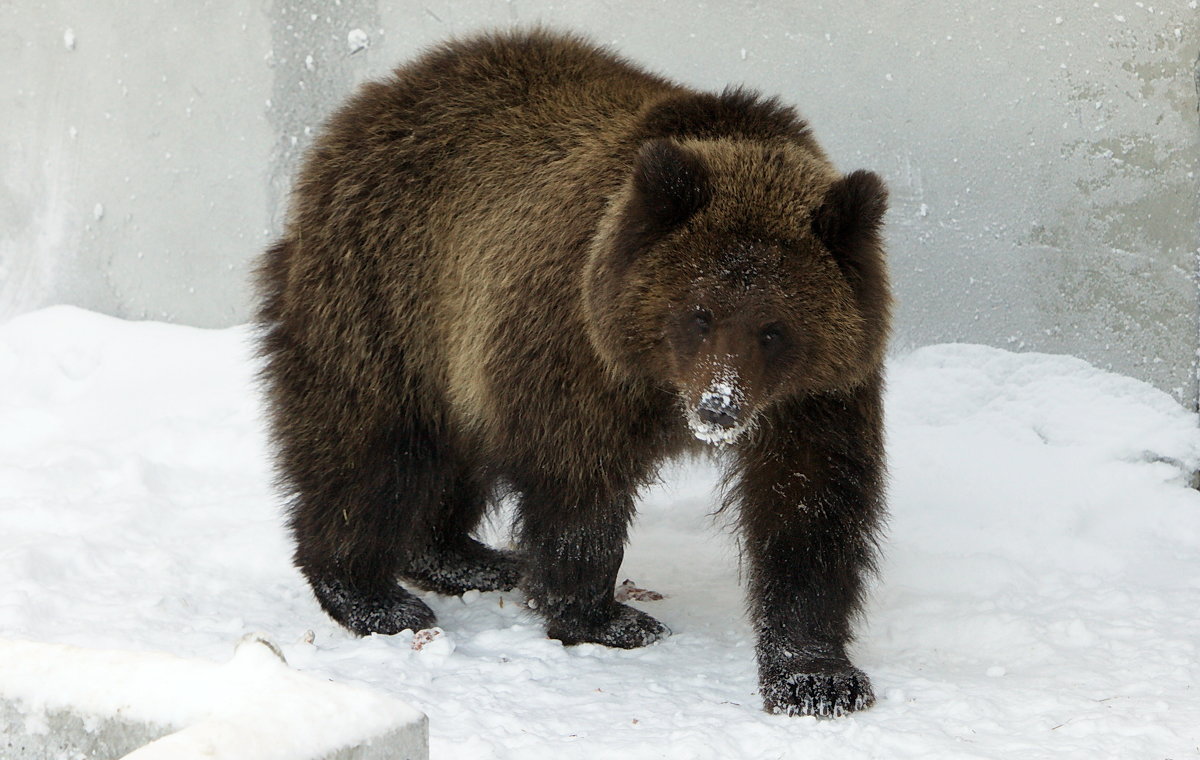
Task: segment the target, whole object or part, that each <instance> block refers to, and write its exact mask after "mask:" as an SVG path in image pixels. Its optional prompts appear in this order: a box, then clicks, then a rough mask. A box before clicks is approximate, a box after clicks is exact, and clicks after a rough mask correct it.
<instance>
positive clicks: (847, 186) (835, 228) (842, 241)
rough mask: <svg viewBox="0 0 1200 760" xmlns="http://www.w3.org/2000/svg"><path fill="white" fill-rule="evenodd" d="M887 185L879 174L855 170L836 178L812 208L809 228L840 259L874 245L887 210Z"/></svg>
mask: <svg viewBox="0 0 1200 760" xmlns="http://www.w3.org/2000/svg"><path fill="white" fill-rule="evenodd" d="M887 198H888V192H887V187H885V186H884V184H883V180H882V179H880V177H879V175H878V174H875V173H873V172H869V171H865V170H862V169H860V170H858V171H856V172H853V173H852V174H847V175H846V176H845V177H842V178H841V179H839V180H837V181H836V182H834V183H833V185H832V186H830V188H829V191H828V192H827V193H826V194H825V201H824V202H823V203H822V204H821V207H820V208H818V209H817V210H816V211H815V212H813V217H812V230H813V234H815V235H816V236H817V237H818V238H819V239H820V240H821V242H823V243H824V244H825V246H826V247H827V248H828V249H829V251H830V252H831V253H832V254H833V255H834V256H835V257H836V258H837V259H838V261H839V262H842V263H843V264H845V263H850V262H848V261H847V258H851V259H853V258H854V257H855V255H856V254H858V253H860V252H863V251H864V250H865V249H866V248H868V247H873V246H874V245H875V244H877V243H878V240H879V228H880V226H881V225H882V224H883V214H884V212H886V211H887Z"/></svg>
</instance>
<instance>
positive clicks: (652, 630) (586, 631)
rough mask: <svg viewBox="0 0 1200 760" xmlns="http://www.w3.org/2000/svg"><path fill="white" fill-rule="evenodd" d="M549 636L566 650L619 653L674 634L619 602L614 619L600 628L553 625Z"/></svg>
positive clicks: (582, 625)
mask: <svg viewBox="0 0 1200 760" xmlns="http://www.w3.org/2000/svg"><path fill="white" fill-rule="evenodd" d="M546 633H547V635H548V636H549V637H550V638H552V639H558V640H559V641H561V642H562V643H563V644H564V645H566V646H572V645H574V644H602V645H604V646H606V647H614V648H616V649H637V648H638V647H644V646H647V645H649V644H653V643H654V642H656V641H658V640H659V639H661V638H665V637H666V636H669V635H671V630H670V629H669V628H667V627H666V626H665V625H663V624H662V623H660V622H658V621H657V620H655V619H654V618H652V617H650V616H649V615H647V614H646V613H644V612H642V611H640V610H635V609H634V608H633V607H630V606H629V605H627V604H621V603H619V602H617V603H614V605H613V615H612V616H611V617H610V618H609V619H608V620H607V621H605V622H604V623H602V624H600V625H586V624H578V623H575V624H572V623H564V622H556V623H552V624H551V625H550V626H549V627H548V629H547V632H546Z"/></svg>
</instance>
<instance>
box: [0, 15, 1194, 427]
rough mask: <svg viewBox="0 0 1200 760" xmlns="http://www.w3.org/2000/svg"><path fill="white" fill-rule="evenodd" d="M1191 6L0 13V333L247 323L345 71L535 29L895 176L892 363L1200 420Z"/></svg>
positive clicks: (349, 79) (372, 72) (346, 84)
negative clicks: (983, 362) (1121, 385)
mask: <svg viewBox="0 0 1200 760" xmlns="http://www.w3.org/2000/svg"><path fill="white" fill-rule="evenodd" d="M1195 6H1196V3H1195V2H1194V0H1193V1H1190V2H1189V1H1188V0H1170V1H1169V2H1165V3H1161V4H1160V3H1149V2H1136V1H1126V0H1099V1H1098V2H1095V3H1092V2H1088V3H1080V2H1075V1H1074V0H1042V1H1041V2H1035V1H1034V0H1014V2H1008V3H1003V4H999V3H992V2H983V1H982V0H957V1H955V0H931V1H929V2H921V1H920V0H901V1H900V2H894V3H875V2H868V0H846V1H845V2H839V3H822V2H779V1H776V2H750V1H749V0H735V1H733V2H726V3H717V2H707V1H704V0H691V1H690V2H678V1H676V0H665V1H663V2H647V1H646V0H609V1H608V2H580V3H551V2H548V1H546V0H541V1H539V2H534V1H533V0H529V1H528V2H526V1H524V0H507V1H501V0H495V1H490V2H489V1H480V2H453V1H451V0H430V1H429V2H423V3H422V2H413V1H411V0H388V1H387V2H380V1H379V0H340V2H333V3H330V2H318V1H317V0H275V1H274V2H269V3H268V2H264V3H259V4H253V5H245V4H223V3H216V2H209V1H207V0H186V1H185V0H167V1H163V2H156V3H138V4H125V3H118V2H116V0H57V1H53V0H43V1H40V2H39V1H35V0H27V1H26V2H23V3H15V2H4V0H0V71H5V72H15V76H14V75H13V74H12V73H8V74H6V75H5V76H4V78H3V79H2V80H0V82H2V84H0V111H2V112H3V113H5V114H6V118H5V119H3V120H0V181H2V184H0V318H3V317H4V316H5V315H11V314H14V313H17V312H20V311H23V310H27V309H31V308H35V307H37V306H40V305H43V304H49V303H58V302H70V303H76V304H79V305H82V306H86V307H89V308H93V309H98V310H101V311H105V312H109V313H113V314H117V315H121V316H128V317H135V318H154V319H167V320H173V321H181V322H188V323H192V324H199V325H225V324H230V323H233V322H238V321H242V320H245V319H246V318H247V316H248V314H249V311H250V308H251V307H250V296H249V291H248V288H247V285H246V275H247V271H248V267H249V262H250V261H251V259H252V258H253V256H254V255H255V254H256V253H257V252H258V251H259V250H260V249H261V248H262V246H263V245H264V244H265V242H266V241H267V240H268V239H269V237H270V235H271V234H273V232H274V231H276V230H277V229H278V227H279V224H280V221H281V218H282V214H283V208H284V199H285V194H286V188H287V184H288V180H289V177H290V176H291V173H292V171H293V170H294V167H295V162H296V158H297V156H298V155H299V154H300V153H301V152H302V151H303V149H304V147H305V146H306V145H307V144H308V141H309V139H310V136H311V133H312V130H313V129H315V128H317V127H318V126H319V124H320V121H321V119H322V118H323V116H324V115H325V114H327V113H328V112H329V110H330V109H331V108H332V107H333V106H334V105H335V104H336V103H337V102H338V100H339V99H340V98H342V97H343V96H344V95H345V93H346V92H347V91H348V90H349V89H350V88H351V87H352V86H353V85H354V83H356V82H358V81H361V80H362V79H364V78H366V77H373V76H378V75H381V74H383V73H385V72H386V71H387V70H388V69H390V68H391V67H392V66H393V65H395V64H396V63H397V62H398V61H400V60H402V59H404V58H406V57H409V56H411V55H412V54H413V53H415V52H416V51H418V50H420V49H421V48H422V47H424V46H426V45H428V44H429V43H431V42H435V41H437V40H440V39H443V38H444V37H446V36H448V35H451V34H463V33H469V32H471V31H474V30H477V29H481V28H486V27H491V26H497V25H501V26H503V25H509V24H513V23H517V24H521V23H533V22H544V23H547V24H551V25H559V26H563V27H569V28H573V29H578V30H582V31H585V32H588V33H590V34H591V35H593V36H594V37H595V38H597V39H598V40H600V41H603V42H607V43H612V44H614V45H615V46H616V47H617V48H619V49H620V50H621V51H622V52H624V53H626V54H627V55H629V56H630V57H632V58H634V59H636V60H639V61H642V62H644V63H645V64H646V65H648V66H649V67H651V68H653V69H655V70H658V71H660V72H663V73H666V74H669V75H671V76H674V77H676V78H678V79H681V80H683V81H686V82H688V83H690V84H693V85H696V86H699V87H703V88H712V89H715V88H720V87H722V86H724V85H725V84H726V83H729V82H744V83H747V84H750V85H751V86H754V87H757V88H760V89H763V90H766V91H769V92H773V93H781V94H783V95H784V97H785V98H786V99H788V100H789V101H791V102H793V103H795V104H797V105H798V106H799V108H800V110H801V111H802V113H804V114H805V115H806V116H807V117H808V118H809V120H810V121H811V122H812V124H813V126H814V129H815V131H816V134H817V136H818V138H819V139H821V140H822V142H823V143H824V144H825V145H826V146H827V147H828V149H829V151H830V154H831V155H832V157H833V158H834V160H835V161H836V162H838V164H839V165H840V166H841V167H843V168H844V169H846V170H851V169H854V168H858V167H869V168H873V169H876V170H878V171H880V172H881V173H882V174H884V175H885V176H886V177H887V179H888V180H889V183H890V185H891V188H892V198H893V204H892V210H891V212H890V214H889V217H888V221H889V232H888V236H889V239H890V250H891V257H892V258H891V260H892V267H893V272H894V277H895V282H896V289H897V293H898V296H899V299H900V304H899V311H898V332H897V341H896V345H897V347H898V348H900V349H903V348H905V347H909V346H915V345H921V344H925V343H931V342H943V341H972V342H982V343H989V344H993V345H999V346H1003V347H1008V348H1013V349H1019V350H1040V351H1053V352H1064V353H1072V354H1075V355H1078V356H1082V357H1084V358H1086V359H1089V360H1090V361H1093V362H1095V363H1097V364H1099V365H1100V366H1104V367H1108V368H1112V369H1115V370H1117V371H1119V372H1122V373H1126V374H1130V375H1134V376H1136V377H1141V378H1144V379H1147V380H1150V381H1151V382H1154V383H1155V384H1156V385H1158V386H1159V387H1161V388H1163V389H1164V390H1167V391H1169V392H1171V393H1172V394H1174V395H1175V396H1176V397H1177V398H1179V399H1181V400H1184V401H1186V402H1188V403H1193V404H1194V402H1195V399H1196V386H1195V377H1196V370H1195V367H1196V349H1197V344H1198V330H1197V324H1198V317H1200V314H1198V311H1197V289H1196V279H1195V270H1196V264H1197V256H1198V250H1200V246H1198V241H1200V208H1198V205H1197V197H1198V188H1200V178H1198V173H1200V115H1198V111H1197V59H1198V57H1200V20H1198V18H1197V9H1196V7H1195ZM231 8H234V9H231Z"/></svg>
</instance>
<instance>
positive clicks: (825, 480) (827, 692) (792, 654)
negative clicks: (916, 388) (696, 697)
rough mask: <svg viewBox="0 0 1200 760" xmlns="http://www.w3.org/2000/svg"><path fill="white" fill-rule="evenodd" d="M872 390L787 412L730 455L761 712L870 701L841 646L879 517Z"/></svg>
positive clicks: (841, 708)
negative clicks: (744, 556)
mask: <svg viewBox="0 0 1200 760" xmlns="http://www.w3.org/2000/svg"><path fill="white" fill-rule="evenodd" d="M880 390H881V382H880V381H879V380H878V379H876V380H874V381H873V382H871V383H869V384H868V385H866V386H864V387H862V388H859V389H857V390H855V391H852V392H850V393H847V394H830V395H825V396H819V397H811V398H808V399H805V400H803V401H797V402H793V403H791V404H788V405H785V407H784V408H781V409H779V410H777V411H776V412H775V413H774V414H770V413H768V418H767V419H765V420H764V421H763V423H762V425H761V426H760V427H759V429H758V431H756V434H754V435H753V436H752V440H748V441H746V442H745V444H744V445H743V448H742V449H741V450H740V451H739V452H738V457H737V464H736V467H737V469H738V471H737V473H736V475H737V476H738V477H737V479H736V482H735V485H734V488H733V491H732V493H731V496H732V497H733V499H734V501H735V503H736V504H737V505H738V506H739V508H740V521H741V528H742V531H743V543H744V549H745V552H746V554H747V558H748V560H749V569H750V573H749V596H750V605H749V608H750V614H751V618H752V622H753V624H754V628H755V633H756V635H757V642H756V654H757V658H758V672H759V685H760V693H761V694H762V698H763V706H764V708H765V709H766V710H767V711H768V712H772V713H782V714H786V715H815V716H818V717H834V716H840V715H844V714H846V713H849V712H853V711H855V710H861V709H864V708H866V707H870V706H871V704H873V703H874V701H875V696H874V694H873V692H872V690H871V682H870V680H869V679H868V678H867V676H866V674H865V673H863V672H862V671H861V670H859V669H858V668H856V667H854V666H853V665H852V664H851V663H850V660H849V659H848V658H847V656H846V645H847V644H848V643H849V641H850V639H851V638H852V632H851V620H852V618H853V617H854V615H855V613H856V612H857V611H858V609H859V607H860V605H861V602H862V596H863V585H864V576H865V575H866V573H868V572H869V571H870V570H871V569H872V568H873V566H874V557H875V550H876V535H877V532H878V529H879V524H880V521H881V518H882V515H883V509H884V507H883V466H884V456H883V441H882V425H883V420H882V415H881V407H880V402H879V395H880Z"/></svg>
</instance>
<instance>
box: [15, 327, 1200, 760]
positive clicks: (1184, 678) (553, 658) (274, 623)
mask: <svg viewBox="0 0 1200 760" xmlns="http://www.w3.org/2000/svg"><path fill="white" fill-rule="evenodd" d="M250 337H251V333H250V331H249V329H247V328H235V329H229V330H220V331H208V330H198V329H193V328H186V327H178V326H170V325H162V324H154V323H131V322H125V321H121V320H116V319H111V318H108V317H102V316H99V315H96V314H92V313H88V312H84V311H81V310H78V309H72V308H67V307H56V308H52V309H46V310H43V311H39V312H35V313H32V314H27V315H23V316H21V317H18V318H15V319H13V320H11V321H9V322H7V323H4V324H0V387H2V388H4V391H5V392H4V394H2V396H0V577H3V578H4V579H5V583H4V584H0V636H4V637H10V638H21V639H30V640H36V641H43V642H55V643H59V644H72V645H78V646H85V647H90V648H97V647H98V648H109V649H117V650H129V649H140V650H161V651H165V652H170V653H172V654H174V655H179V656H185V657H202V658H208V659H217V658H222V657H223V654H224V652H225V650H226V647H227V642H228V641H230V640H231V639H236V638H238V637H239V636H242V635H244V634H246V633H248V632H251V631H258V630H261V631H266V632H268V634H269V635H270V636H271V637H272V638H273V639H274V640H275V641H278V642H281V649H282V650H283V652H284V654H285V655H286V657H287V659H288V662H290V663H292V665H293V666H295V667H297V668H299V669H300V670H302V671H305V672H307V673H309V674H311V675H313V676H315V677H318V678H328V679H333V680H336V681H339V682H343V683H349V684H358V685H363V686H368V687H370V688H373V689H375V690H378V691H382V692H384V693H386V694H390V695H393V696H395V697H398V698H400V699H402V700H403V701H405V702H408V703H410V704H412V705H414V706H415V707H416V708H418V709H419V710H421V711H423V712H425V713H426V714H427V715H429V719H430V724H429V731H430V750H431V757H434V758H455V759H456V760H459V759H461V760H483V759H484V758H509V757H513V758H515V757H520V758H523V759H525V758H535V759H536V758H546V759H547V760H569V759H570V758H594V757H618V756H619V757H625V758H730V757H748V758H757V757H818V756H819V757H829V758H858V757H889V758H922V760H928V759H934V758H962V757H995V758H1001V757H1004V758H1006V757H1022V758H1060V757H1086V756H1099V757H1177V758H1178V757H1186V756H1192V755H1194V754H1195V753H1196V751H1197V750H1196V748H1197V747H1200V664H1198V663H1200V651H1198V649H1200V636H1198V635H1197V631H1200V494H1198V493H1197V492H1196V491H1195V490H1193V489H1191V488H1190V487H1189V480H1190V478H1191V475H1192V473H1193V471H1194V470H1195V469H1196V468H1197V467H1198V466H1200V433H1198V432H1197V418H1196V416H1195V415H1194V414H1192V413H1190V412H1188V411H1186V410H1184V409H1182V408H1180V407H1179V406H1178V405H1177V404H1175V403H1174V402H1173V401H1172V400H1171V399H1170V398H1169V397H1168V396H1167V395H1165V394H1163V393H1160V392H1159V391H1157V390H1155V389H1153V388H1151V387H1149V386H1147V385H1145V384H1143V383H1140V382H1137V381H1134V380H1131V379H1129V378H1125V377H1120V376H1117V375H1113V374H1111V373H1107V372H1104V371H1102V370H1099V369H1096V368H1094V367H1092V366H1090V365H1088V364H1086V363H1084V362H1082V361H1079V360H1077V359H1072V358H1070V357H1062V356H1046V355H1038V354H1014V353H1010V352H1006V351H1001V350H997V349H991V348H984V347H980V346H963V345H946V346H933V347H928V348H924V349H921V350H918V351H916V352H914V353H912V354H910V355H907V356H904V357H901V358H898V359H896V360H895V361H893V362H892V363H891V366H890V368H889V370H890V371H889V392H888V443H889V456H890V459H891V467H890V469H891V487H890V497H889V503H890V508H891V519H890V522H889V527H888V536H887V539H886V541H885V543H884V547H883V549H884V557H885V560H884V566H883V569H882V572H881V574H880V577H879V579H878V580H877V582H876V584H875V588H874V592H873V597H872V601H871V604H870V606H869V609H868V610H867V611H866V615H865V617H864V624H863V625H862V626H861V627H860V636H859V642H858V644H857V648H856V651H855V652H854V657H855V662H856V664H857V665H859V666H860V667H862V668H863V670H865V671H866V672H867V673H868V674H869V675H870V677H871V680H872V682H873V683H874V684H875V686H876V689H877V690H878V696H879V700H878V703H877V704H876V705H875V707H873V708H872V709H871V710H869V711H866V712H863V713H860V714H855V715H853V716H851V717H848V718H844V719H841V720H837V721H822V722H818V721H816V720H813V719H807V718H801V719H790V718H785V717H780V716H770V715H766V714H764V713H763V712H761V710H760V698H759V696H758V694H757V693H756V683H755V674H754V657H753V647H752V641H751V636H750V631H749V629H748V626H747V624H746V622H745V620H744V617H743V613H742V610H743V602H742V596H741V590H740V588H739V567H738V562H737V554H736V545H735V541H734V538H733V536H731V535H730V532H729V531H727V530H725V529H724V528H725V526H724V524H723V523H722V521H723V520H724V519H727V518H725V517H718V518H716V519H715V520H714V519H713V518H712V517H711V514H712V512H713V510H714V507H715V505H716V504H717V499H716V498H715V497H714V496H713V494H712V493H711V489H712V488H713V486H714V484H715V482H716V480H717V477H716V474H715V473H714V471H713V470H712V469H711V468H710V467H709V466H707V465H702V464H684V465H678V466H674V467H671V468H668V469H667V470H666V471H665V472H664V484H663V485H662V486H661V487H659V488H655V489H653V490H650V491H649V492H647V493H646V494H644V498H643V500H642V506H641V510H640V516H639V521H638V524H637V527H636V529H635V530H634V532H633V534H632V536H631V542H630V547H629V551H628V552H627V555H626V559H625V563H624V565H623V567H622V569H621V575H620V576H619V577H620V578H633V579H636V582H637V586H639V587H642V588H646V589H654V590H655V591H657V592H661V594H662V595H663V596H664V598H663V599H660V600H653V599H651V598H650V597H646V598H645V599H644V600H643V601H635V602H633V603H634V604H635V605H636V606H638V607H640V608H642V609H644V610H645V611H647V612H649V613H651V614H653V615H654V616H655V617H656V618H658V619H660V620H662V621H663V622H664V623H665V624H667V625H668V626H669V627H670V628H671V629H672V630H673V631H674V635H673V636H671V637H670V638H668V639H665V640H664V641H662V642H660V643H658V644H655V645H653V646H651V647H647V648H645V649H642V650H636V651H615V650H609V649H605V648H602V647H596V646H588V645H585V646H579V647H574V648H564V647H562V646H560V645H559V644H558V643H557V642H554V641H551V640H548V639H546V638H545V636H544V634H543V632H542V631H541V629H540V627H539V626H538V625H537V623H536V622H535V621H534V620H532V619H531V618H530V616H529V615H528V614H527V612H526V611H525V610H524V607H523V604H522V598H521V597H520V595H519V594H517V593H508V594H499V593H488V594H478V593H470V594H467V595H464V596H463V597H461V598H444V597H437V596H432V595H425V596H423V598H424V599H425V600H426V602H427V603H429V604H430V606H431V607H433V609H434V611H435V612H436V613H437V614H438V618H439V625H440V626H441V628H442V629H443V631H444V633H442V634H441V635H440V636H437V637H436V638H434V639H432V640H430V641H429V642H426V641H424V640H421V641H416V640H414V636H413V635H412V634H411V633H405V634H399V635H397V636H393V637H378V636H373V637H368V638H365V639H356V638H354V637H352V636H350V635H348V634H347V633H345V632H344V631H342V630H340V629H339V628H338V627H337V626H336V625H334V624H333V623H332V622H330V621H329V620H328V619H327V618H326V617H325V616H324V615H323V614H322V613H321V611H320V609H319V608H318V607H317V605H316V603H315V601H314V600H313V599H312V597H311V595H310V594H309V592H308V590H307V588H306V587H305V586H304V583H303V580H302V579H301V577H300V576H299V574H298V573H296V572H295V571H294V570H293V569H292V568H291V566H290V547H289V545H288V541H287V537H286V535H285V532H284V530H283V529H282V527H281V525H282V520H281V515H280V513H279V506H278V500H277V498H276V496H275V495H274V494H273V493H272V490H271V488H270V470H269V465H268V458H267V449H266V446H265V444H264V436H263V432H262V429H263V426H262V423H261V420H260V413H259V401H258V394H257V389H256V388H255V387H254V382H253V376H254V371H255V364H254V360H253V359H251V358H250V357H251V356H252V351H251V348H250V345H249V342H250V341H249V339H250ZM505 536H506V526H504V525H503V524H499V523H498V524H496V525H492V526H490V527H489V530H488V534H487V536H486V538H488V539H489V540H491V541H493V542H496V541H500V540H503V539H504V538H505ZM414 644H419V646H414ZM43 696H45V697H47V698H49V696H50V694H49V693H47V694H45V695H43Z"/></svg>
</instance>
